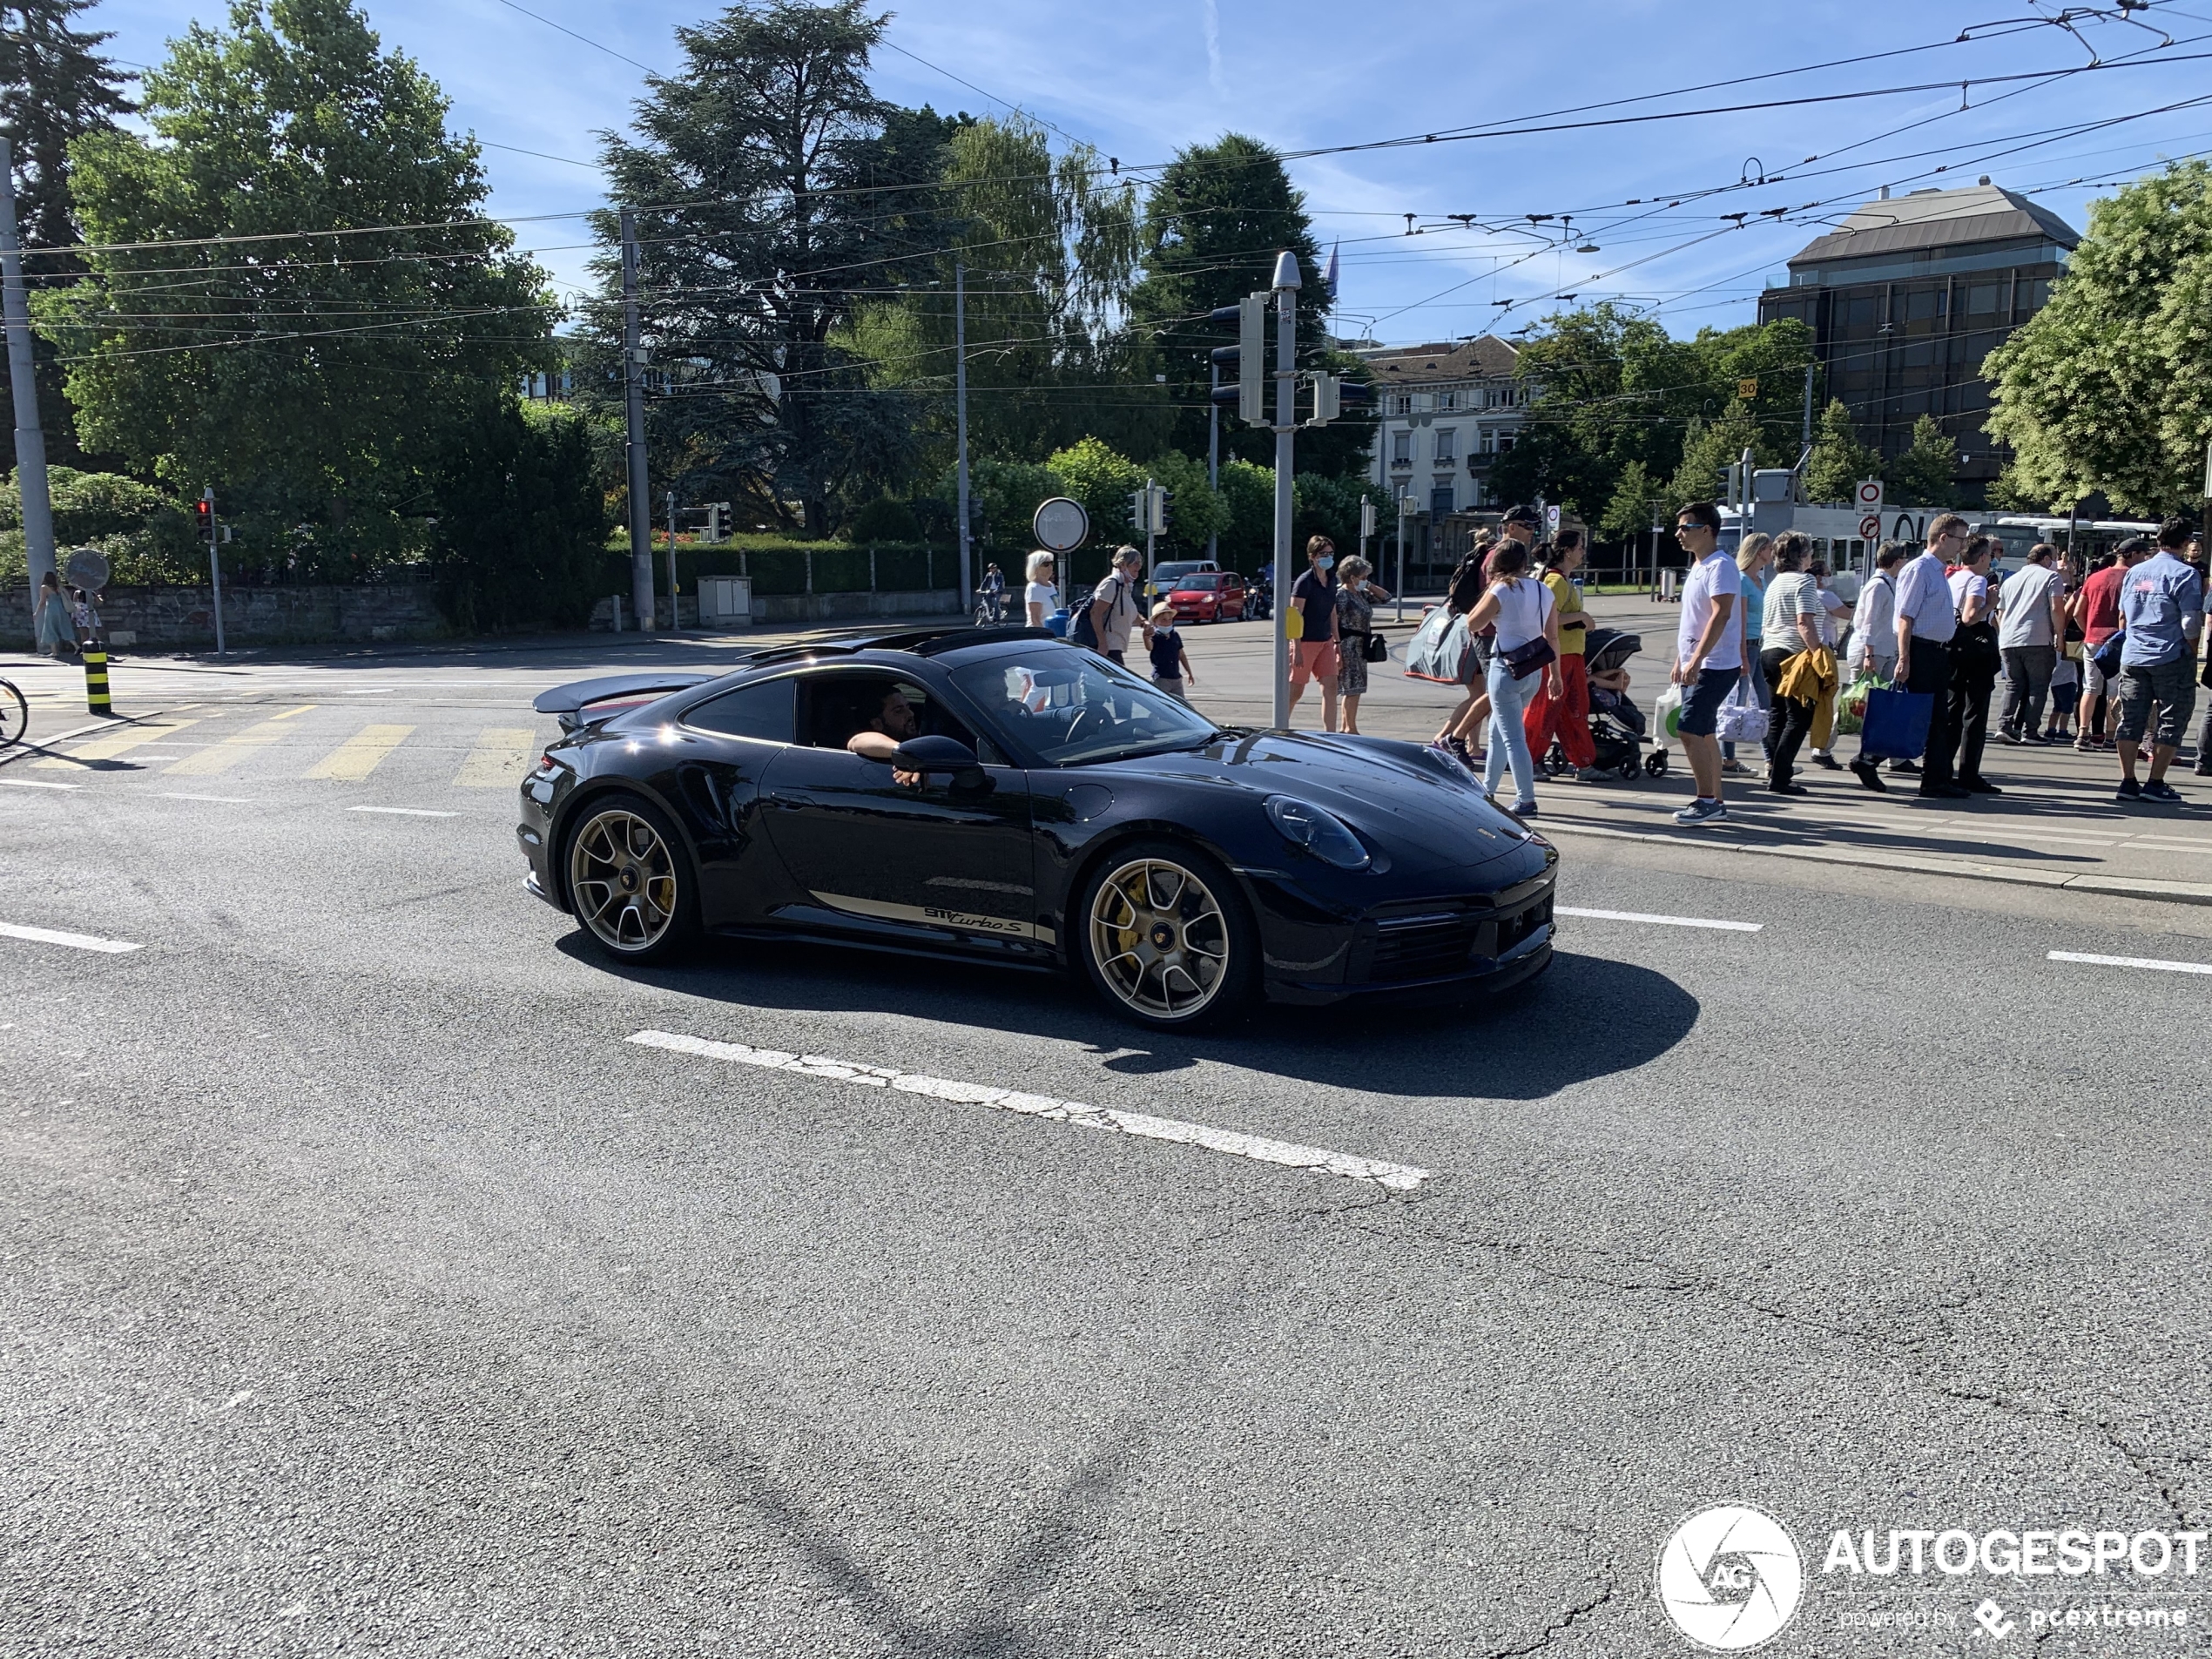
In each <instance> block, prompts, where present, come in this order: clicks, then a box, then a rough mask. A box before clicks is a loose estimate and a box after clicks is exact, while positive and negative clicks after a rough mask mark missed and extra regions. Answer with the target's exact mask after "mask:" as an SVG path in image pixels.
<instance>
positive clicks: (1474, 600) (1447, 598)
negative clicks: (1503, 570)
mask: <svg viewBox="0 0 2212 1659" xmlns="http://www.w3.org/2000/svg"><path fill="white" fill-rule="evenodd" d="M1481 600H1482V561H1481V560H1480V559H1479V558H1477V557H1475V556H1474V555H1473V554H1472V553H1470V554H1469V555H1468V556H1467V557H1465V558H1463V559H1461V560H1460V568H1459V569H1458V570H1454V571H1453V572H1452V582H1451V585H1450V586H1449V587H1447V588H1446V589H1445V590H1444V604H1445V608H1446V609H1447V610H1450V611H1451V613H1452V614H1453V616H1455V617H1463V616H1465V615H1466V614H1467V612H1468V611H1470V610H1474V608H1475V606H1476V605H1477V604H1480V603H1481Z"/></svg>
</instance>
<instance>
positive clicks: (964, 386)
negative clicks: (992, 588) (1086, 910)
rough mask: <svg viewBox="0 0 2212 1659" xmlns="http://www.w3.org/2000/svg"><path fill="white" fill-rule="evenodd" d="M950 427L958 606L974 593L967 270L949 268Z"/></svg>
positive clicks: (956, 264)
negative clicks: (955, 469)
mask: <svg viewBox="0 0 2212 1659" xmlns="http://www.w3.org/2000/svg"><path fill="white" fill-rule="evenodd" d="M953 402H954V416H953V419H954V425H955V426H957V427H958V428H959V429H960V602H961V605H962V606H965V605H966V604H968V597H969V596H970V595H971V594H973V593H974V591H975V583H974V581H973V580H972V579H971V578H972V577H973V572H972V571H971V570H970V569H969V554H968V267H967V266H964V265H961V264H959V263H957V262H956V263H954V266H953Z"/></svg>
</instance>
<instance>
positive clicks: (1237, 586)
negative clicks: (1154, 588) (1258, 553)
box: [1167, 570, 1245, 622]
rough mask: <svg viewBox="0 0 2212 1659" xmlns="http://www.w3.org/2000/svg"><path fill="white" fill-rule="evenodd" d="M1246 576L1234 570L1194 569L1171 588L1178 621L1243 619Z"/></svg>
mask: <svg viewBox="0 0 2212 1659" xmlns="http://www.w3.org/2000/svg"><path fill="white" fill-rule="evenodd" d="M1244 592H1245V590H1244V577H1241V576H1238V574H1237V573H1236V572H1235V571H1234V570H1193V571H1192V572H1191V573H1190V575H1189V576H1186V577H1178V578H1177V580H1176V582H1175V583H1174V585H1173V586H1172V587H1170V588H1169V589H1168V590H1167V596H1168V603H1169V604H1171V605H1173V606H1174V607H1175V619H1176V620H1177V622H1239V621H1242V620H1243V618H1244Z"/></svg>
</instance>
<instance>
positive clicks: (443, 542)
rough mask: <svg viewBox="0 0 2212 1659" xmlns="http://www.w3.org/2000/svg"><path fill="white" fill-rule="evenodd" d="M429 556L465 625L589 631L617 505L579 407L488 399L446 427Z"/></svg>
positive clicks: (449, 608) (454, 615) (448, 605)
mask: <svg viewBox="0 0 2212 1659" xmlns="http://www.w3.org/2000/svg"><path fill="white" fill-rule="evenodd" d="M433 487H434V489H435V499H436V502H437V527H436V531H435V537H434V539H433V541H432V543H431V547H430V553H429V558H428V563H429V565H430V568H431V570H433V571H434V572H435V574H436V576H437V577H438V579H439V596H438V603H439V608H440V609H441V610H442V611H443V612H444V613H445V615H446V617H447V619H448V621H450V622H451V623H452V624H454V625H455V627H456V628H458V629H460V630H461V631H462V632H464V633H476V632H498V631H509V630H514V629H522V628H543V627H548V626H553V627H581V626H582V625H583V623H584V621H585V619H586V617H588V616H589V615H590V610H591V604H592V601H593V600H594V599H596V598H597V597H598V594H597V578H598V577H599V574H600V570H601V569H602V565H603V562H604V553H605V548H606V539H607V516H606V502H605V499H604V496H601V494H600V492H599V489H598V486H597V483H596V482H594V481H593V478H592V466H591V440H590V435H589V434H588V433H586V431H585V430H584V417H583V415H581V414H580V413H579V412H577V411H576V410H573V409H568V408H560V407H558V406H547V405H544V404H536V403H532V404H524V403H523V402H522V401H520V400H519V399H517V398H516V397H515V396H513V395H506V396H502V397H500V398H498V399H496V400H489V399H488V400H486V401H483V402H481V403H479V404H478V405H476V406H475V408H472V409H470V410H469V413H468V415H467V417H466V418H465V419H464V420H462V421H459V422H457V423H456V424H455V427H454V428H452V429H451V430H450V431H449V432H448V434H447V435H446V437H445V442H443V444H442V446H441V448H440V451H439V455H438V465H437V471H436V474H435V478H434V480H433Z"/></svg>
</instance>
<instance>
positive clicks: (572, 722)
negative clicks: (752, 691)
mask: <svg viewBox="0 0 2212 1659" xmlns="http://www.w3.org/2000/svg"><path fill="white" fill-rule="evenodd" d="M716 678H720V677H719V676H718V675H715V674H707V673H699V672H696V671H684V670H674V669H664V670H662V671H659V672H658V673H651V674H607V675H603V676H601V677H600V678H597V679H596V680H571V681H570V682H569V684H567V685H556V686H555V687H554V688H553V689H552V690H551V691H540V692H539V693H538V694H537V697H536V699H535V700H534V701H533V702H532V703H531V704H530V706H531V707H532V708H534V709H536V711H538V712H539V713H540V714H550V715H552V716H553V717H555V718H556V719H558V720H559V721H560V723H561V730H562V731H563V732H573V731H575V730H576V729H577V727H578V726H580V725H586V724H588V723H589V719H588V717H587V714H586V711H587V710H589V709H590V708H591V707H592V706H593V705H596V704H600V703H614V702H622V703H645V702H650V701H651V699H652V698H657V697H665V696H666V695H667V694H668V693H669V692H671V691H689V690H690V689H691V687H692V686H694V685H705V683H706V682H707V681H709V680H711V679H716Z"/></svg>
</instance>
